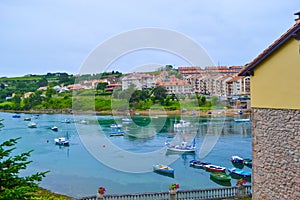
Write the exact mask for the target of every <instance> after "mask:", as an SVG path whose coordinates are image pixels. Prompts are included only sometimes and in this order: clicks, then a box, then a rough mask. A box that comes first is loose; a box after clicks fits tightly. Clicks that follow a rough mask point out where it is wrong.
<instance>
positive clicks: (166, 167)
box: [153, 164, 174, 174]
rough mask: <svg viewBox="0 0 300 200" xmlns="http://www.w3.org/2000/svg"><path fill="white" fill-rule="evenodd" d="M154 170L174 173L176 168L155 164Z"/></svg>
mask: <svg viewBox="0 0 300 200" xmlns="http://www.w3.org/2000/svg"><path fill="white" fill-rule="evenodd" d="M153 171H155V172H159V173H163V174H174V169H173V168H171V167H169V166H167V165H163V164H157V165H153Z"/></svg>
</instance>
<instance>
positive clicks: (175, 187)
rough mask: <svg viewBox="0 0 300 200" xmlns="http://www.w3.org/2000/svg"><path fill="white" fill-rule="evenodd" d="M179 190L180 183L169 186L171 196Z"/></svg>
mask: <svg viewBox="0 0 300 200" xmlns="http://www.w3.org/2000/svg"><path fill="white" fill-rule="evenodd" d="M178 188H179V184H178V183H172V184H171V185H170V186H169V192H170V194H175V193H176V191H177V189H178Z"/></svg>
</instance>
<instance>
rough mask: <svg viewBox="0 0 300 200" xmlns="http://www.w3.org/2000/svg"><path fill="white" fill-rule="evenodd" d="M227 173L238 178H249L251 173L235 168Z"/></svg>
mask: <svg viewBox="0 0 300 200" xmlns="http://www.w3.org/2000/svg"><path fill="white" fill-rule="evenodd" d="M228 172H229V173H230V174H233V175H235V176H238V177H240V178H251V172H248V171H245V170H242V169H237V168H231V169H228Z"/></svg>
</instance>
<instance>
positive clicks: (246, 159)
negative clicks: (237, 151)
mask: <svg viewBox="0 0 300 200" xmlns="http://www.w3.org/2000/svg"><path fill="white" fill-rule="evenodd" d="M244 165H246V166H247V167H249V168H252V159H249V158H245V159H244Z"/></svg>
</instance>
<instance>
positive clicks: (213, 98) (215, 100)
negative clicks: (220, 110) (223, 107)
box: [211, 96, 219, 106]
mask: <svg viewBox="0 0 300 200" xmlns="http://www.w3.org/2000/svg"><path fill="white" fill-rule="evenodd" d="M218 102H219V98H218V97H217V96H212V97H211V104H212V106H216V105H217V104H218Z"/></svg>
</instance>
